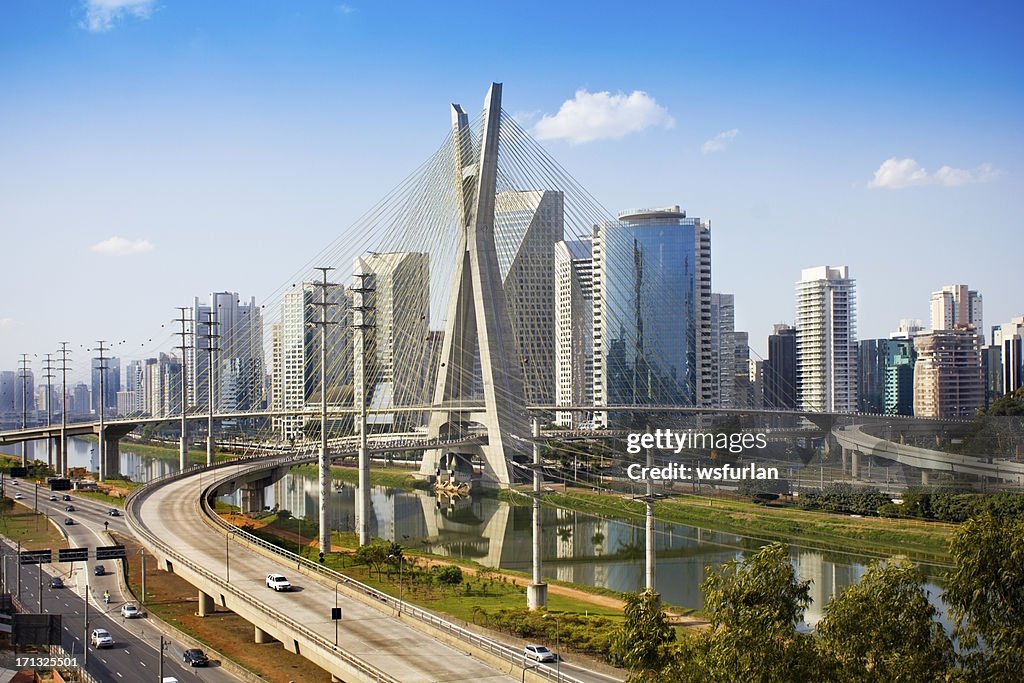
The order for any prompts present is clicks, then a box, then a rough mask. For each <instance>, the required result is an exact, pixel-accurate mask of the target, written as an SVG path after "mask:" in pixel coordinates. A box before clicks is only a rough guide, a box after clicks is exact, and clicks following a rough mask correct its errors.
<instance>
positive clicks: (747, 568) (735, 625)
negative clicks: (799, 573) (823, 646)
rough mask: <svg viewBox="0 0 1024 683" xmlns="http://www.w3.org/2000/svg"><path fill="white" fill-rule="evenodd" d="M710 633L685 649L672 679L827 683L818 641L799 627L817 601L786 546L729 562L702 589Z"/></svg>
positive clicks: (686, 643) (691, 641) (695, 638)
mask: <svg viewBox="0 0 1024 683" xmlns="http://www.w3.org/2000/svg"><path fill="white" fill-rule="evenodd" d="M701 590H702V591H703V593H704V610H705V612H706V613H707V614H708V618H709V620H710V622H711V625H710V628H709V629H707V630H706V631H704V632H702V633H701V634H699V635H697V636H693V637H690V638H687V639H686V640H685V641H684V642H683V643H682V646H681V647H680V650H679V658H678V661H677V663H676V664H675V665H674V667H673V671H672V676H673V679H672V680H678V681H693V682H697V681H716V682H720V681H729V682H732V681H736V682H737V683H739V682H740V681H742V682H744V683H746V682H747V681H761V682H762V683H776V682H778V683H782V682H788V681H813V680H822V676H821V675H820V673H821V672H820V668H821V667H820V663H819V660H818V657H817V654H816V652H815V649H814V640H813V637H812V636H810V635H809V634H806V633H801V632H798V631H797V630H796V626H797V623H798V622H799V621H800V620H801V619H802V618H803V613H804V610H806V609H807V607H808V606H809V605H810V604H811V598H810V581H798V580H797V578H796V572H795V571H794V570H793V566H792V564H791V563H790V560H789V552H788V551H787V550H786V547H785V546H784V545H782V544H781V543H772V544H771V545H768V546H765V547H764V548H762V549H761V550H760V551H758V552H757V553H756V554H755V555H754V556H753V557H751V558H750V559H749V560H747V561H746V562H743V563H739V562H729V563H727V564H725V565H723V566H722V567H720V568H719V570H718V571H716V572H713V573H712V574H710V575H709V576H708V578H707V579H705V581H704V583H703V584H702V585H701Z"/></svg>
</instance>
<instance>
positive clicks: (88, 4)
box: [81, 0, 156, 33]
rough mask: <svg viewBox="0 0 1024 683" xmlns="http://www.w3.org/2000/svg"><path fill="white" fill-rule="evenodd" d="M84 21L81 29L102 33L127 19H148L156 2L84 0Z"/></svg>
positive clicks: (141, 0) (143, 0)
mask: <svg viewBox="0 0 1024 683" xmlns="http://www.w3.org/2000/svg"><path fill="white" fill-rule="evenodd" d="M82 5H83V8H84V9H85V19H83V20H82V24H81V25H82V28H84V29H85V30H87V31H91V32H93V33H103V32H104V31H109V30H110V29H112V28H114V25H115V24H117V23H118V22H120V21H123V20H124V19H126V18H128V17H134V18H136V19H149V17H150V15H152V14H153V10H154V9H155V8H156V7H155V6H156V0H84V2H83V3H82Z"/></svg>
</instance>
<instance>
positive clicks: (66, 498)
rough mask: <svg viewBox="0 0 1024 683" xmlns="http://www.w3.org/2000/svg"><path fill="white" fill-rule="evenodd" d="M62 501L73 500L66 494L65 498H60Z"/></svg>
mask: <svg viewBox="0 0 1024 683" xmlns="http://www.w3.org/2000/svg"><path fill="white" fill-rule="evenodd" d="M60 499H61V500H71V496H69V495H68V494H66V493H65V494H64V495H63V496H61V497H60Z"/></svg>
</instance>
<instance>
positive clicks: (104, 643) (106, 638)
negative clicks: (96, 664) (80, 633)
mask: <svg viewBox="0 0 1024 683" xmlns="http://www.w3.org/2000/svg"><path fill="white" fill-rule="evenodd" d="M89 642H90V643H92V646H93V647H95V648H97V649H98V648H101V647H114V639H113V638H111V637H110V632H109V631H108V630H107V629H105V628H97V629H93V632H92V635H91V636H89Z"/></svg>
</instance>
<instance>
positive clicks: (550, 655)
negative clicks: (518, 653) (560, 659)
mask: <svg viewBox="0 0 1024 683" xmlns="http://www.w3.org/2000/svg"><path fill="white" fill-rule="evenodd" d="M523 654H524V655H526V658H527V659H533V660H535V661H538V662H553V661H555V653H554V652H552V651H551V650H549V649H547V648H546V647H544V646H543V645H527V646H526V647H525V648H524V649H523Z"/></svg>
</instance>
